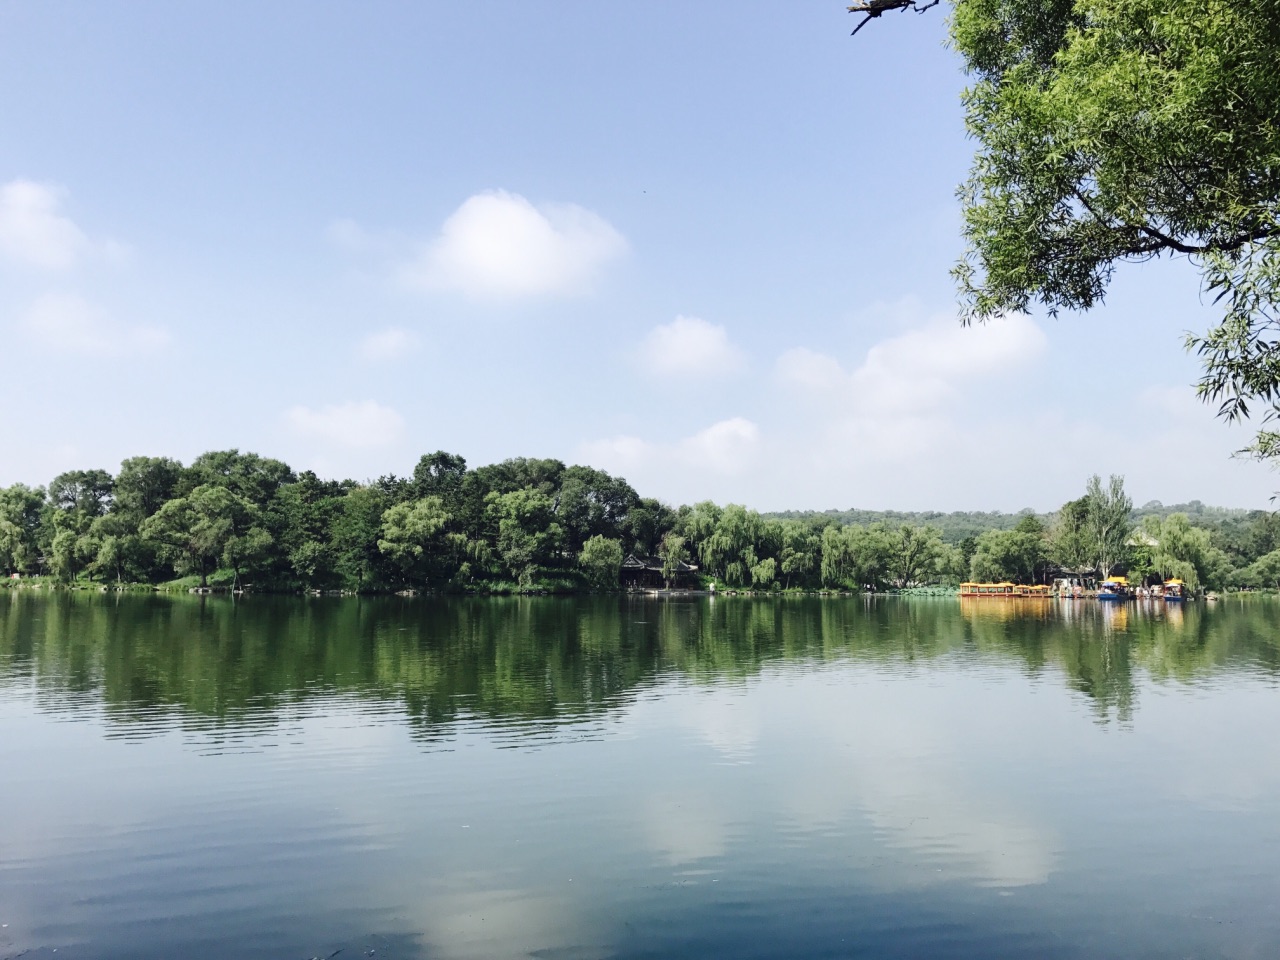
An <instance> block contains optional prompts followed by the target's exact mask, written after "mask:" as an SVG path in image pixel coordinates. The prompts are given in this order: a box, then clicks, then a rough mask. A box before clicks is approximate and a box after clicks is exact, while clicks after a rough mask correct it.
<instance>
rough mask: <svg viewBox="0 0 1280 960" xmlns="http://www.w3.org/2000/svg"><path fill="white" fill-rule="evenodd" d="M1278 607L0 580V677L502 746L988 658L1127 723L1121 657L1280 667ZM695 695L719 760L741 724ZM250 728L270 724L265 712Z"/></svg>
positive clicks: (67, 704) (50, 691) (106, 698)
mask: <svg viewBox="0 0 1280 960" xmlns="http://www.w3.org/2000/svg"><path fill="white" fill-rule="evenodd" d="M1275 612H1276V608H1275V607H1274V606H1273V605H1271V604H1268V603H1264V602H1245V603H1241V602H1224V603H1222V604H1220V605H1218V606H1217V607H1216V608H1205V607H1204V606H1201V605H1191V606H1188V607H1186V608H1184V607H1182V606H1181V605H1177V606H1175V605H1165V604H1163V603H1161V604H1128V605H1116V604H1097V603H1092V602H1085V601H1075V602H1058V603H1053V602H1046V601H1042V600H1028V601H990V600H985V601H984V600H965V601H961V602H960V603H959V604H958V605H957V604H955V603H954V602H948V601H924V602H904V601H894V600H888V601H878V602H872V603H866V602H864V601H862V600H844V601H836V600H804V599H800V600H783V601H775V600H755V601H753V600H750V599H745V598H743V599H734V598H721V599H719V600H717V601H715V602H714V603H712V602H707V601H703V602H697V601H695V602H648V603H646V602H643V601H628V600H614V599H611V598H610V599H600V600H595V601H581V600H577V601H573V600H559V599H496V600H480V601H474V600H472V601H468V600H461V601H432V600H423V601H400V600H301V599H298V600H295V599H283V598H255V599H252V600H249V601H244V602H232V601H230V600H228V599H222V598H215V599H213V600H199V599H192V598H185V597H183V598H167V597H142V598H139V597H132V596H127V595H126V596H117V597H110V596H108V597H100V596H93V595H84V594H56V595H53V596H46V595H38V594H33V593H30V592H9V593H4V592H0V683H14V682H17V681H19V680H26V681H29V682H32V683H34V684H35V685H36V688H37V691H38V693H39V696H40V697H41V702H43V703H44V704H45V705H46V706H48V707H49V708H50V709H56V710H60V711H75V710H76V709H82V708H85V709H87V708H96V706H97V705H98V704H102V705H104V706H105V709H106V712H107V716H108V717H109V718H110V720H111V721H112V722H113V723H115V724H118V725H119V727H120V730H119V732H120V733H122V734H124V735H131V736H145V735H147V734H148V733H149V732H152V731H154V730H156V729H163V728H164V726H165V724H166V723H169V722H173V721H175V720H177V721H180V722H182V723H185V724H187V725H188V726H189V727H191V728H193V729H204V730H212V729H217V728H218V727H223V728H225V727H227V726H234V727H237V728H239V729H240V731H241V733H252V732H253V731H254V729H255V726H261V725H263V724H266V725H267V727H270V725H271V724H272V723H273V722H274V718H275V715H276V714H278V713H279V711H280V710H281V709H282V708H284V707H285V706H287V705H293V706H294V707H298V706H299V705H305V704H306V703H307V702H309V701H311V700H314V699H315V698H317V697H320V696H326V697H327V696H333V695H335V694H347V695H353V696H357V697H359V698H361V699H362V700H364V701H372V702H378V701H381V702H383V703H384V705H385V706H386V707H387V708H388V709H395V710H397V711H399V712H402V713H403V714H404V715H406V716H408V717H409V718H410V719H411V720H412V722H413V724H414V727H415V730H416V731H417V732H418V735H419V736H420V737H421V738H422V739H423V740H424V741H425V742H428V743H430V742H434V741H438V740H440V739H441V738H447V737H448V736H449V735H450V731H451V730H452V729H453V728H454V727H455V726H456V725H457V724H458V723H465V722H476V721H483V722H485V723H488V724H491V725H495V726H501V727H504V728H506V729H507V731H508V733H509V735H510V736H511V737H513V738H514V741H513V742H520V741H521V740H524V739H528V738H535V739H536V738H538V737H546V736H553V735H555V734H556V731H557V730H559V729H560V728H561V727H563V726H566V725H572V724H581V723H584V722H587V721H590V720H591V719H592V718H599V717H601V716H603V715H605V714H606V713H607V712H608V711H609V710H611V709H613V708H614V707H616V706H617V705H618V704H620V703H623V702H627V701H628V700H629V699H630V698H632V697H633V696H634V694H635V693H636V692H637V691H638V690H643V689H644V688H645V687H646V685H649V684H652V683H654V682H655V681H656V680H658V679H659V678H661V677H663V676H666V675H668V674H670V673H675V674H678V675H680V676H684V677H688V678H691V679H692V680H694V681H698V682H704V681H713V680H715V681H720V680H724V679H729V678H745V677H751V676H755V675H757V674H758V673H759V672H760V671H761V670H762V669H763V668H764V667H765V666H766V665H768V664H770V663H775V662H805V661H814V662H827V661H836V660H841V659H852V660H867V661H880V662H886V663H896V664H899V665H903V664H910V663H912V662H916V661H930V660H937V659H939V658H946V657H962V658H963V657H974V656H976V657H979V658H987V659H991V660H995V661H999V662H1001V663H1005V664H1009V665H1017V666H1020V667H1022V668H1024V669H1025V670H1027V671H1028V672H1030V673H1032V674H1038V673H1040V672H1042V671H1045V670H1051V671H1052V672H1053V673H1056V674H1060V675H1061V676H1062V677H1064V678H1065V680H1066V682H1067V683H1068V684H1070V686H1071V687H1072V688H1073V689H1075V690H1078V691H1079V692H1081V693H1083V694H1085V695H1086V696H1087V697H1088V698H1089V699H1090V701H1091V702H1092V703H1093V704H1094V705H1095V709H1096V711H1097V715H1098V716H1099V718H1101V719H1107V718H1112V717H1114V718H1118V719H1121V720H1128V719H1131V718H1132V716H1133V710H1134V706H1135V671H1137V670H1144V671H1146V672H1147V673H1149V674H1150V675H1151V676H1153V677H1155V678H1159V679H1170V680H1178V681H1193V680H1196V679H1197V678H1206V677H1210V676H1212V675H1213V674H1214V673H1215V672H1216V671H1220V670H1223V669H1228V668H1229V669H1244V670H1249V671H1257V672H1261V673H1264V674H1270V675H1274V674H1275V673H1276V672H1277V670H1278V669H1280V643H1278V635H1277V631H1276V630H1275V623H1276V616H1275ZM724 709H725V708H724V706H723V705H718V704H708V705H707V710H708V711H710V712H709V713H708V715H707V716H706V717H704V718H703V719H702V721H701V727H702V729H703V731H704V735H705V736H706V737H707V738H708V739H709V740H710V741H712V742H714V743H716V744H717V745H718V747H719V749H721V751H722V753H723V755H724V756H725V758H726V759H727V760H736V759H742V758H743V757H745V756H747V755H748V754H749V752H750V749H751V740H752V738H753V736H754V734H753V732H752V730H751V728H750V726H749V725H744V724H743V723H742V722H741V721H740V719H739V718H735V717H733V716H731V715H725V716H723V717H718V716H717V715H716V713H717V711H721V712H722V711H723V710H724ZM263 729H266V728H263Z"/></svg>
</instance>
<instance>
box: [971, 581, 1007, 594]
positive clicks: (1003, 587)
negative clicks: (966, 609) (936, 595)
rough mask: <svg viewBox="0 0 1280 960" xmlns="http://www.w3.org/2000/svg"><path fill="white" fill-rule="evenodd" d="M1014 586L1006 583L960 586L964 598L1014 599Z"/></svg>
mask: <svg viewBox="0 0 1280 960" xmlns="http://www.w3.org/2000/svg"><path fill="white" fill-rule="evenodd" d="M1013 588H1014V584H1012V583H1009V582H1007V581H1006V582H1004V583H962V584H960V596H962V597H1012V596H1014V593H1013Z"/></svg>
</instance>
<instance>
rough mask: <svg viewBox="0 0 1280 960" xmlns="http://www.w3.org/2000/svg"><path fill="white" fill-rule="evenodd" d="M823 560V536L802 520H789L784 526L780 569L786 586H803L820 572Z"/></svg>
mask: <svg viewBox="0 0 1280 960" xmlns="http://www.w3.org/2000/svg"><path fill="white" fill-rule="evenodd" d="M821 559H822V536H821V534H818V533H816V532H814V530H813V528H812V527H810V526H809V525H808V524H807V523H804V522H803V521H800V520H788V521H786V522H784V523H783V524H782V549H781V551H780V554H779V564H778V565H779V568H780V569H781V570H782V576H783V578H784V581H785V582H784V584H783V585H784V586H785V587H790V586H791V585H792V584H793V583H795V584H803V583H805V582H806V581H807V580H808V579H810V578H811V577H812V576H813V575H814V574H815V573H816V572H817V570H818V567H819V564H820V562H821Z"/></svg>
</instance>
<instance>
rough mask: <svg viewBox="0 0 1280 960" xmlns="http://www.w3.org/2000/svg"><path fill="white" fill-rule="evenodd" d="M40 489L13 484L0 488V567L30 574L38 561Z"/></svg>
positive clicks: (12, 571) (41, 503)
mask: <svg viewBox="0 0 1280 960" xmlns="http://www.w3.org/2000/svg"><path fill="white" fill-rule="evenodd" d="M44 505H45V499H44V490H43V489H42V488H40V487H34V488H33V487H28V486H26V485H25V484H21V483H15V484H14V485H13V486H11V487H0V570H3V572H4V573H5V574H13V573H33V572H35V571H36V570H37V569H38V567H39V561H40V546H39V535H40V520H41V512H42V511H43V509H44Z"/></svg>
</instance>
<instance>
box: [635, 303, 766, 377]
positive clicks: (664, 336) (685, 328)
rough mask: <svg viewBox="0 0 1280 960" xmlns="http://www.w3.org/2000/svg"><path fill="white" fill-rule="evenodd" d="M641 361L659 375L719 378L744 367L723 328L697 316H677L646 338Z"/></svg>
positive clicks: (739, 353) (744, 362)
mask: <svg viewBox="0 0 1280 960" xmlns="http://www.w3.org/2000/svg"><path fill="white" fill-rule="evenodd" d="M640 359H641V362H642V363H643V365H644V367H645V368H646V369H647V370H648V371H649V372H650V373H654V374H657V375H659V376H688V377H719V376H723V375H725V374H730V373H736V372H738V371H739V370H742V369H743V368H744V367H745V366H746V360H745V358H744V357H743V355H742V351H741V350H739V349H738V348H737V347H735V346H734V345H733V344H732V343H730V342H729V333H728V331H727V330H725V328H724V327H723V326H721V325H720V324H716V323H708V322H707V321H706V320H701V319H699V318H698V317H676V318H675V320H673V321H672V322H671V323H668V324H664V325H662V326H660V327H655V328H654V329H653V330H652V331H651V332H650V333H649V336H648V337H646V338H645V341H644V344H643V346H642V347H641V351H640Z"/></svg>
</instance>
